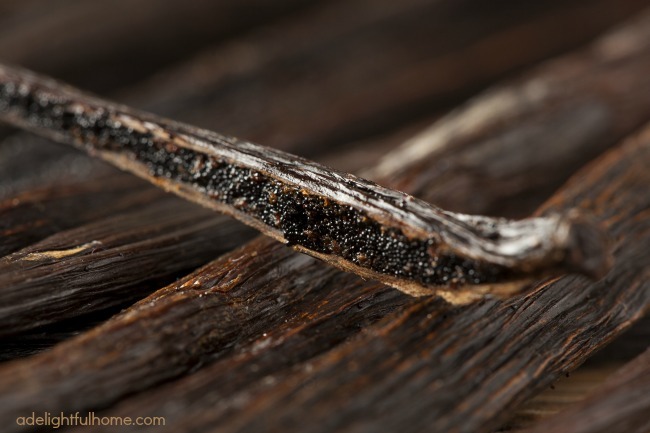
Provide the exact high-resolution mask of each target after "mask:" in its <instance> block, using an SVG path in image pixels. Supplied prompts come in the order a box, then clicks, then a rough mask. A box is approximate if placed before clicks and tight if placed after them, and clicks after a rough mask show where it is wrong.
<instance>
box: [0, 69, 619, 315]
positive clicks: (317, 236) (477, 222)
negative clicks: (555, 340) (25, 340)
mask: <svg viewBox="0 0 650 433" xmlns="http://www.w3.org/2000/svg"><path fill="white" fill-rule="evenodd" d="M0 110H1V114H0V115H1V117H2V119H4V120H5V121H7V122H9V123H10V124H13V125H16V126H19V127H23V128H25V129H28V130H31V131H34V132H36V133H38V134H40V135H42V136H45V137H47V138H51V139H54V140H55V141H59V142H64V143H68V144H72V145H75V146H77V147H80V148H82V149H85V150H86V151H88V152H89V153H90V154H93V155H96V156H99V157H101V158H103V159H105V160H107V161H109V162H111V163H113V164H115V165H116V166H118V167H120V168H122V169H125V170H128V171H131V172H133V173H134V174H136V175H138V176H141V177H143V178H145V179H147V180H149V181H151V182H153V183H155V184H156V185H158V186H160V187H162V188H163V189H165V190H168V191H171V192H174V193H176V194H178V195H180V196H183V197H185V198H187V199H190V200H192V201H195V202H197V203H200V204H202V205H204V206H206V207H209V208H212V209H215V210H217V211H220V212H223V213H226V214H229V215H231V216H233V217H235V218H237V219H239V220H240V221H242V222H244V223H246V224H248V225H250V226H252V227H254V228H256V229H257V230H259V231H261V232H262V233H264V234H266V235H268V236H271V237H273V238H275V239H277V240H278V241H280V242H283V243H286V244H288V245H291V246H293V247H294V249H296V250H298V251H301V252H304V253H307V254H310V255H312V256H315V257H317V258H320V259H322V260H324V261H326V262H328V263H331V264H333V265H335V266H337V267H339V268H341V269H344V270H347V271H351V272H354V273H357V274H359V275H361V276H363V277H368V278H374V279H378V280H380V281H382V282H384V283H386V284H389V285H391V286H393V287H396V288H398V289H400V290H402V291H404V292H406V293H409V294H412V295H426V294H432V293H439V294H441V295H443V296H444V297H446V298H447V299H449V300H452V301H454V302H461V303H462V302H468V301H471V300H474V299H478V298H480V297H482V296H483V295H485V294H487V293H492V294H497V295H507V294H510V293H513V292H517V291H518V290H519V289H520V288H521V287H522V286H523V285H524V284H525V282H527V281H528V280H529V279H530V278H531V277H533V276H538V275H540V274H544V273H550V272H556V273H557V272H567V271H579V272H582V273H585V274H588V275H593V276H597V275H601V274H602V272H603V270H606V269H607V268H608V265H607V263H608V255H607V253H606V246H605V245H606V243H605V242H604V241H603V240H602V239H601V237H600V235H599V234H598V231H597V229H595V228H594V227H592V226H590V225H589V224H586V223H584V221H581V222H580V223H579V224H576V223H575V221H574V218H571V217H566V216H559V215H551V216H547V217H543V218H532V219H527V220H522V221H507V220H503V219H496V218H488V217H479V216H469V215H463V214H454V213H450V212H445V211H443V210H441V209H438V208H436V207H433V206H431V205H429V204H427V203H425V202H423V201H421V200H417V199H415V198H413V197H411V196H409V195H407V194H404V193H401V192H398V191H394V190H390V189H387V188H383V187H381V186H379V185H377V184H375V183H372V182H369V181H366V180H363V179H360V178H357V177H355V176H353V175H350V174H346V173H341V172H337V171H334V170H330V169H327V168H325V167H323V166H320V165H318V164H316V163H314V162H311V161H308V160H306V159H303V158H300V157H296V156H293V155H290V154H287V153H284V152H281V151H277V150H273V149H270V148H266V147H263V146H258V145H255V144H251V143H247V142H244V141H240V140H237V139H235V138H231V137H225V136H222V135H220V134H217V133H214V132H211V131H207V130H203V129H198V128H194V127H192V126H189V125H184V124H181V123H177V122H174V121H171V120H166V119H162V118H158V117H156V116H154V115H151V114H147V113H143V112H139V111H137V110H133V109H131V108H128V107H126V106H122V105H117V104H113V103H110V102H107V101H104V100H101V99H99V98H96V97H91V96H88V95H85V94H83V93H81V92H80V91H78V90H76V89H73V88H71V87H68V86H65V85H63V84H60V83H58V82H56V81H54V80H51V79H47V78H43V77H40V76H37V75H35V74H33V73H31V72H28V71H25V70H20V69H14V68H10V67H7V66H1V67H0ZM587 238H591V239H592V241H591V242H584V239H587ZM470 286H471V288H465V287H470Z"/></svg>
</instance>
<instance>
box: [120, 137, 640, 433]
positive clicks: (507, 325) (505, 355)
mask: <svg viewBox="0 0 650 433" xmlns="http://www.w3.org/2000/svg"><path fill="white" fill-rule="evenodd" d="M648 161H650V131H646V133H645V134H644V135H641V136H639V137H637V138H635V139H633V140H631V141H630V142H628V143H627V144H626V145H625V146H624V147H622V148H620V149H618V150H617V151H614V152H612V153H610V154H609V155H607V157H605V158H604V159H602V160H600V161H599V162H598V163H597V164H595V165H592V166H591V167H589V168H588V169H587V170H586V171H583V172H582V173H580V174H579V175H578V176H577V177H575V178H574V180H573V181H572V182H571V183H569V184H568V185H567V186H566V187H565V188H564V189H563V190H562V191H561V192H560V193H559V194H557V195H556V196H555V197H554V198H553V199H552V200H551V201H550V202H549V203H548V204H547V208H548V207H557V206H573V205H580V206H585V207H587V206H588V207H590V208H592V209H593V210H594V211H595V212H597V213H598V215H599V218H600V219H601V220H602V221H603V222H604V223H606V224H607V225H608V228H609V230H610V231H611V233H612V234H614V235H616V236H617V239H618V242H617V250H616V259H617V265H616V267H615V268H614V269H613V271H612V272H611V273H610V274H609V275H608V277H607V278H605V279H604V280H602V281H600V282H599V283H596V284H589V283H588V282H586V281H585V280H581V279H579V278H577V277H565V278H562V279H560V280H557V281H554V282H549V283H546V284H542V285H541V286H540V287H539V289H538V290H536V291H534V292H533V293H531V294H530V295H528V296H526V297H523V298H521V299H517V300H513V301H508V302H497V301H485V302H483V303H482V304H480V305H472V306H468V307H464V308H456V309H450V308H449V307H448V306H445V305H444V304H443V303H441V302H440V301H438V300H435V299H432V300H429V301H426V302H418V303H416V304H415V305H413V306H412V307H410V308H408V309H406V310H405V311H403V312H401V313H399V314H396V315H394V316H391V317H388V318H386V319H384V321H382V322H381V323H379V324H378V325H376V326H371V327H369V328H368V329H365V330H364V331H363V332H362V334H361V335H360V336H359V337H358V338H356V339H354V340H353V341H352V342H350V343H348V344H346V345H342V346H340V348H338V349H335V350H333V351H330V352H329V353H328V354H326V355H324V356H323V357H321V358H319V359H317V360H315V361H312V362H309V363H308V364H302V365H300V366H297V367H296V368H295V369H294V370H293V371H290V372H285V373H276V374H272V371H273V370H271V371H268V370H266V371H265V370H264V369H263V366H264V361H265V360H269V359H272V360H273V359H275V360H274V361H272V364H274V363H275V362H279V360H282V359H284V360H286V359H287V357H288V356H289V355H287V354H294V353H296V351H295V350H292V349H294V348H292V347H291V345H290V344H291V343H290V342H289V343H287V345H288V347H285V346H284V341H283V338H274V335H273V334H270V335H268V336H267V338H261V339H260V341H258V343H257V344H256V345H254V346H252V347H251V348H250V350H251V353H252V355H251V356H249V358H248V359H245V362H241V363H237V362H236V358H235V359H229V360H224V361H222V362H220V363H218V364H215V366H213V367H209V368H207V369H205V370H204V371H202V372H199V373H197V374H196V375H195V376H193V377H188V378H187V379H185V380H181V381H178V382H176V383H175V384H173V385H170V386H169V387H167V388H161V389H160V390H159V391H158V392H156V393H149V394H147V395H142V396H141V397H139V398H134V399H131V400H128V401H125V402H124V403H123V404H122V405H121V406H120V409H118V410H117V411H113V412H111V413H112V414H118V413H119V414H127V413H128V414H134V413H157V414H160V413H161V412H162V413H165V414H166V415H169V418H168V422H169V421H170V420H172V424H168V426H169V428H170V429H173V428H174V427H178V426H180V425H183V426H184V427H190V426H194V427H196V428H200V429H202V431H207V430H210V426H213V428H218V430H219V431H259V429H260V428H264V426H269V425H272V426H274V428H278V429H281V430H284V431H287V430H289V431H293V430H300V431H302V430H304V429H306V428H307V429H309V430H310V431H311V430H313V431H329V430H332V429H336V430H337V431H376V430H377V429H379V428H382V429H385V428H387V429H396V428H400V429H402V430H406V431H421V430H425V429H433V430H436V431H438V430H439V431H490V430H491V429H493V428H496V425H495V424H496V423H498V421H499V419H502V418H503V416H504V415H505V414H507V410H508V409H509V408H511V407H513V406H514V405H515V404H517V403H518V402H520V401H521V400H522V399H523V398H525V397H526V396H528V395H530V394H532V393H533V392H534V391H535V390H539V389H540V388H541V387H544V386H545V385H548V384H549V383H550V382H551V381H552V380H553V379H554V378H556V377H557V376H558V375H560V374H562V373H563V372H565V371H569V370H571V369H572V368H575V366H576V365H578V364H579V363H580V362H582V361H583V360H584V359H585V358H586V357H588V356H589V355H590V354H591V353H592V352H593V351H594V350H596V349H597V348H598V347H600V346H602V345H603V344H605V343H607V342H608V341H609V340H611V339H612V338H613V337H614V336H615V335H617V334H618V333H620V332H621V331H622V330H623V329H625V328H626V327H628V326H629V325H630V324H631V323H632V322H634V321H635V320H638V319H639V318H640V317H641V316H642V315H643V314H644V313H645V312H647V309H648V306H649V305H650V286H648V283H647V281H648V280H647V277H648V276H647V273H646V269H645V265H644V262H643V257H646V255H647V254H648V245H649V243H648V239H647V237H648V233H649V231H648V223H647V219H645V218H644V217H643V214H644V211H645V210H646V209H647V207H648V204H649V202H650V196H648V194H647V193H646V192H645V191H646V188H645V185H646V184H647V181H648V179H647V176H648V175H647V170H645V166H646V165H647V163H648ZM612 182H613V183H614V184H616V185H617V188H616V190H615V196H612V194H614V191H613V190H612V189H611V188H610V185H611V184H612ZM630 197H634V203H635V206H632V207H628V204H629V199H630ZM603 202H607V203H608V204H609V206H607V207H603V206H602V203H603ZM303 329H304V325H303ZM298 341H300V339H299V340H298ZM274 342H275V343H276V344H273V343H274ZM487 342H489V344H487ZM289 357H290V356H289ZM238 366H239V367H240V368H243V369H244V370H239V369H238V368H237V367H238ZM260 366H262V373H261V374H263V375H264V376H266V377H263V378H261V380H259V381H258V382H257V383H256V384H255V385H253V386H251V385H250V384H249V383H247V379H246V378H247V377H248V375H247V374H246V372H250V371H253V372H254V371H256V370H257V369H259V368H260ZM361 366H363V367H361ZM275 368H277V367H275ZM231 374H232V376H231ZM268 374H270V375H268ZM477 374H478V376H477ZM226 377H228V378H229V379H230V380H237V382H236V383H235V384H234V388H233V389H230V388H229V387H228V385H226V382H228V380H229V379H227V378H226ZM258 377H259V376H258ZM232 378H236V379H232ZM239 381H244V383H243V384H242V382H239ZM220 385H223V386H224V387H225V389H223V388H221V387H220ZM243 385H247V386H245V387H244V386H243ZM222 390H223V393H224V394H222ZM229 391H230V393H229ZM170 396H173V401H174V405H169V406H166V403H167V402H168V401H169V398H170ZM215 405H217V406H215ZM165 407H168V408H169V409H168V410H165V409H164V408H165ZM208 407H210V408H211V409H210V410H207V408H208ZM172 417H178V419H175V418H172ZM176 423H178V424H176Z"/></svg>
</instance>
